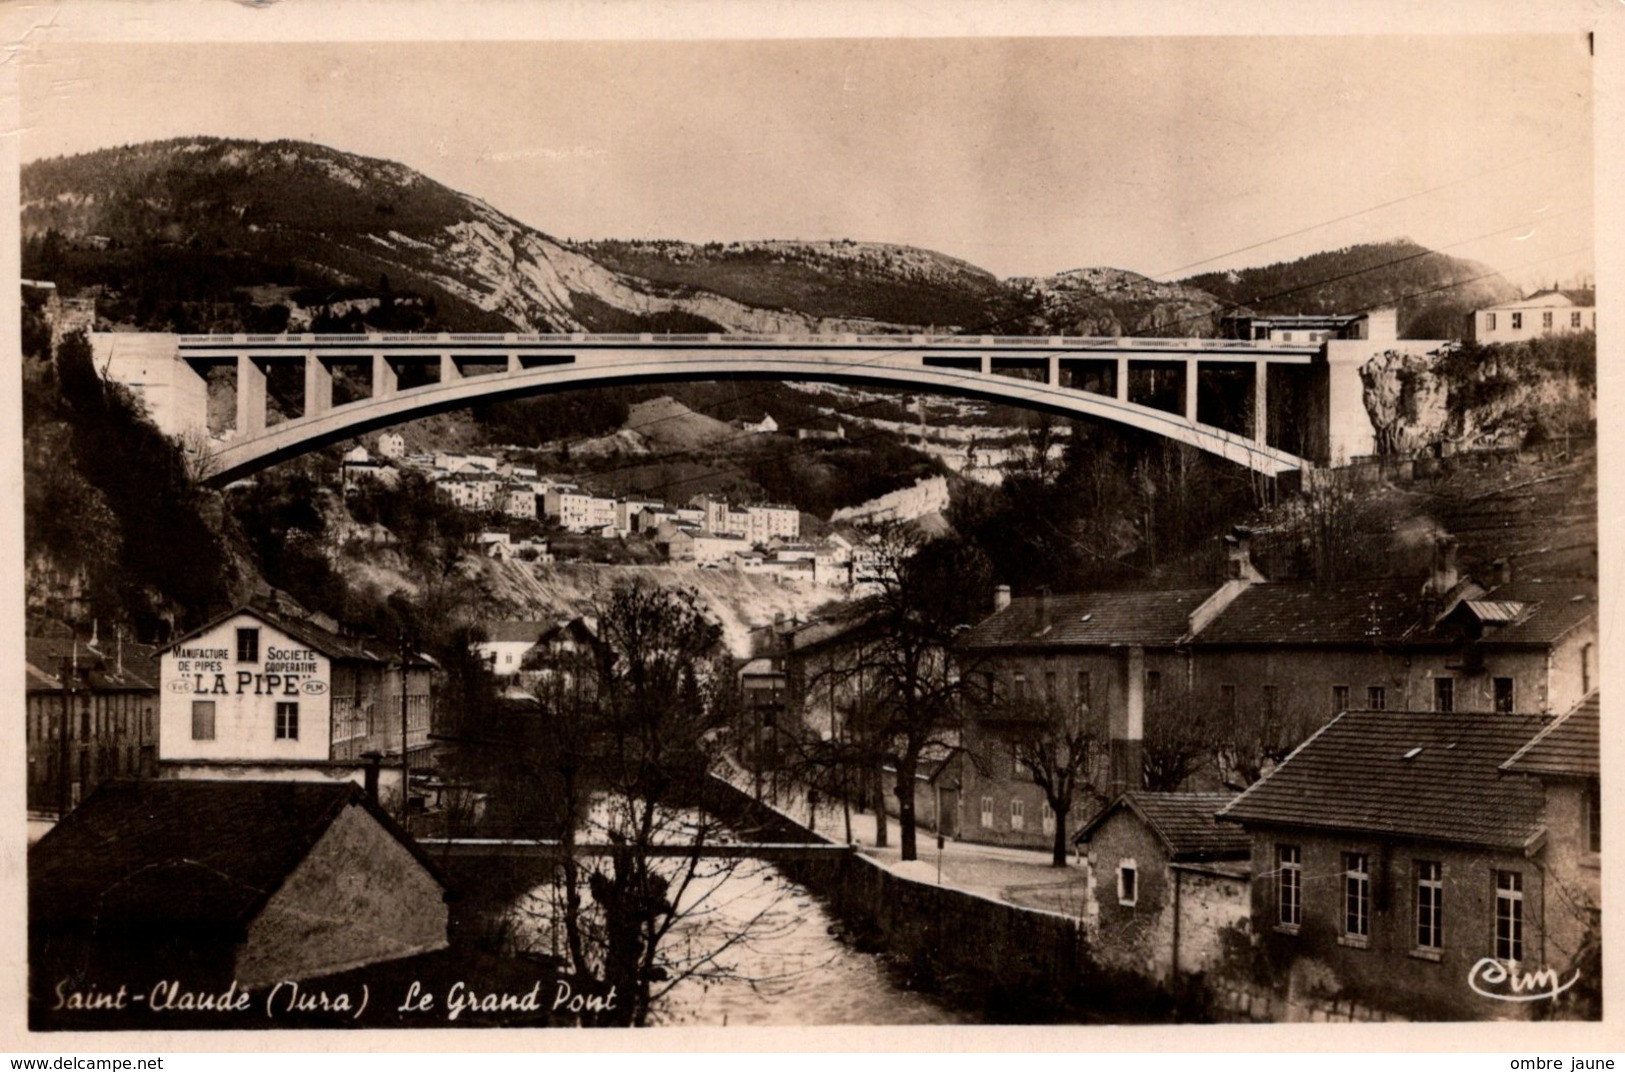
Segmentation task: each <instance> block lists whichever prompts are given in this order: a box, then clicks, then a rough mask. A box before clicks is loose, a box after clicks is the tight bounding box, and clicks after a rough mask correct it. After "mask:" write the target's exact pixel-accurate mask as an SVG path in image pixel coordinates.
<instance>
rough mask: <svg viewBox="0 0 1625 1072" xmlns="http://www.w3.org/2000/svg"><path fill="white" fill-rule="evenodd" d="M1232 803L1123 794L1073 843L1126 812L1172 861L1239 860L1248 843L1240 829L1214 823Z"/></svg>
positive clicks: (1214, 796) (1206, 796)
mask: <svg viewBox="0 0 1625 1072" xmlns="http://www.w3.org/2000/svg"><path fill="white" fill-rule="evenodd" d="M1234 799H1236V795H1235V794H1234V793H1150V792H1142V791H1136V792H1132V793H1124V794H1123V795H1122V796H1120V797H1118V798H1117V799H1116V800H1115V801H1113V802H1112V803H1111V804H1110V805H1108V806H1107V807H1106V808H1105V809H1103V810H1102V811H1101V812H1100V813H1099V814H1097V815H1096V816H1095V817H1094V818H1093V819H1091V820H1089V822H1088V823H1087V824H1086V825H1085V826H1084V827H1083V829H1081V830H1079V831H1078V832H1077V834H1075V835H1074V836H1073V838H1072V840H1073V841H1074V842H1086V841H1088V840H1089V838H1090V836H1091V835H1092V834H1093V833H1094V831H1095V830H1096V829H1098V828H1099V827H1100V825H1101V824H1102V823H1104V822H1105V821H1106V818H1107V817H1108V816H1109V815H1111V814H1113V813H1114V812H1116V811H1118V810H1120V809H1123V808H1127V809H1128V810H1129V811H1132V812H1133V813H1134V814H1135V815H1138V816H1139V817H1140V819H1141V820H1142V821H1143V822H1144V823H1145V824H1146V826H1148V827H1150V828H1151V830H1152V831H1153V832H1154V833H1155V834H1156V835H1157V836H1158V837H1159V838H1160V839H1161V840H1162V843H1163V844H1164V845H1165V846H1166V847H1167V849H1168V854H1169V858H1170V859H1173V860H1218V859H1226V858H1239V857H1244V856H1246V855H1248V853H1249V852H1250V851H1251V844H1252V839H1251V838H1250V837H1249V836H1248V834H1247V832H1246V831H1245V830H1243V829H1241V827H1239V826H1236V825H1234V824H1232V823H1221V822H1218V821H1217V820H1216V819H1215V818H1214V815H1215V814H1217V813H1218V811H1219V810H1220V809H1221V808H1223V807H1224V806H1225V805H1226V804H1229V803H1230V802H1231V801H1232V800H1234Z"/></svg>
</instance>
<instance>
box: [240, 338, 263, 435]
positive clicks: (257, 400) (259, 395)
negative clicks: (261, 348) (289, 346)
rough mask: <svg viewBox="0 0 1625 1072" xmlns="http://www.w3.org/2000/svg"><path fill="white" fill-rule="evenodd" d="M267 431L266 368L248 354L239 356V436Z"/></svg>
mask: <svg viewBox="0 0 1625 1072" xmlns="http://www.w3.org/2000/svg"><path fill="white" fill-rule="evenodd" d="M264 431H265V366H264V365H262V364H260V363H259V362H258V361H256V360H254V358H252V357H250V356H249V355H247V354H238V355H237V435H238V437H239V438H244V437H247V436H256V435H259V434H260V433H262V432H264Z"/></svg>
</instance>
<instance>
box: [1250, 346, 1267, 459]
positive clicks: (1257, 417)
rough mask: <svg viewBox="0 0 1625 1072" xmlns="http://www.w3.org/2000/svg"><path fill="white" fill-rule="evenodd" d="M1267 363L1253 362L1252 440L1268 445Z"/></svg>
mask: <svg viewBox="0 0 1625 1072" xmlns="http://www.w3.org/2000/svg"><path fill="white" fill-rule="evenodd" d="M1269 382H1270V375H1269V365H1268V364H1267V363H1265V362H1263V361H1254V362H1253V436H1252V438H1253V442H1255V443H1261V444H1263V445H1264V446H1269V427H1270V424H1269V417H1270V411H1269V404H1268V403H1269Z"/></svg>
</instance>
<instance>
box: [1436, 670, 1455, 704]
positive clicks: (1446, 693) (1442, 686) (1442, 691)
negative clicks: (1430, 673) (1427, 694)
mask: <svg viewBox="0 0 1625 1072" xmlns="http://www.w3.org/2000/svg"><path fill="white" fill-rule="evenodd" d="M1433 709H1434V710H1435V711H1454V710H1455V709H1456V679H1455V678H1449V677H1436V678H1434V679H1433Z"/></svg>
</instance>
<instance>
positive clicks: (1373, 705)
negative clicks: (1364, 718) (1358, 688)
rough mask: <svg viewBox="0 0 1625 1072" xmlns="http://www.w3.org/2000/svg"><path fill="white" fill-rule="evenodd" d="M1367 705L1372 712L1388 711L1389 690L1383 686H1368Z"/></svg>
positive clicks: (1366, 689) (1366, 692) (1366, 693)
mask: <svg viewBox="0 0 1625 1072" xmlns="http://www.w3.org/2000/svg"><path fill="white" fill-rule="evenodd" d="M1365 705H1366V707H1367V708H1369V709H1370V710H1372V711H1386V710H1388V690H1387V689H1386V688H1384V687H1383V686H1381V685H1367V686H1366V687H1365Z"/></svg>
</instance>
